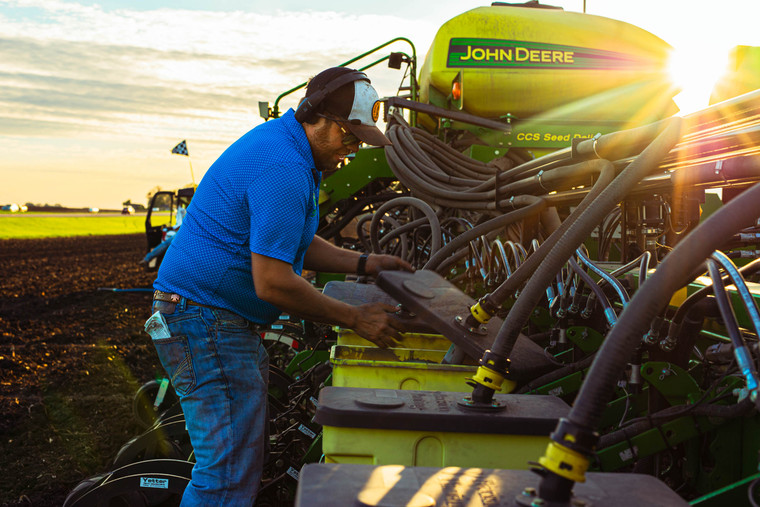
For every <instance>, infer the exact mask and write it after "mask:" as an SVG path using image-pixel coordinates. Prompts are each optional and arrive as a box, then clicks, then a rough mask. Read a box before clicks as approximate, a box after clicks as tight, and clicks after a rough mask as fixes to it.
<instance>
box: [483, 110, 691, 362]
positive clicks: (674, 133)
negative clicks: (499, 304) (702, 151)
mask: <svg viewBox="0 0 760 507" xmlns="http://www.w3.org/2000/svg"><path fill="white" fill-rule="evenodd" d="M680 131H681V119H680V118H678V117H675V118H672V119H671V121H670V122H669V123H668V124H667V127H666V128H665V130H663V131H662V133H661V134H660V135H659V136H658V137H657V139H655V140H654V142H652V144H650V145H649V146H648V147H647V148H646V149H644V151H642V152H641V154H640V155H639V156H638V157H637V158H636V159H635V160H634V161H633V162H631V164H629V165H628V167H626V168H625V169H624V170H623V172H621V173H620V175H618V177H617V178H615V179H614V180H613V181H612V182H611V183H610V184H609V185H608V186H607V187H605V188H604V190H602V191H601V192H600V193H599V195H598V196H597V197H596V199H594V201H593V204H591V203H589V206H588V208H587V209H586V210H585V211H584V213H583V214H582V215H581V216H580V217H579V218H578V219H577V220H575V221H574V222H573V223H572V224H570V225H569V227H568V228H567V231H562V229H558V230H557V231H556V232H555V234H557V232H560V231H562V232H564V234H563V235H562V236H561V237H560V238H559V239H558V240H557V241H556V245H552V246H553V248H552V249H551V251H550V252H548V253H547V254H546V257H545V258H544V259H543V260H542V262H541V266H540V267H539V268H538V269H537V270H536V272H535V273H534V274H533V276H532V277H531V279H530V281H529V282H528V284H527V285H526V287H525V289H524V290H523V292H522V293H521V294H520V297H519V298H517V301H516V302H515V304H514V306H512V308H511V309H510V311H509V314H508V315H507V317H506V319H505V320H504V323H503V325H502V326H501V329H500V330H499V333H498V335H497V336H496V340H495V341H494V343H493V346H492V349H491V350H492V351H493V352H494V353H495V354H496V355H497V356H501V357H509V354H510V353H511V352H512V348H513V347H514V345H515V343H516V341H517V337H518V336H519V335H520V330H521V329H522V327H523V325H525V322H526V321H527V320H528V318H529V317H530V315H531V313H532V312H533V309H534V308H535V306H536V304H538V302H539V301H540V299H541V295H542V293H543V290H544V288H545V287H546V286H547V285H548V284H549V282H550V281H551V278H552V277H553V276H554V274H555V273H556V272H557V271H558V270H559V269H560V268H561V267H562V266H563V265H564V264H565V263H566V262H567V259H568V258H569V257H570V256H571V255H572V253H573V251H574V250H575V249H576V248H578V245H579V244H581V243H582V242H583V240H584V239H585V238H587V237H588V235H589V233H590V232H591V231H592V230H593V228H594V227H596V224H598V223H599V222H600V220H601V219H602V218H603V217H604V216H605V215H607V214H608V213H609V212H610V211H612V209H613V208H614V207H615V206H617V205H618V203H619V202H620V201H622V200H623V199H624V198H625V196H626V195H627V194H628V192H630V191H631V189H632V188H633V187H634V186H635V185H636V183H637V182H639V181H640V180H641V179H643V178H644V177H645V176H647V175H648V174H650V173H651V172H652V171H653V170H654V169H656V168H657V167H658V166H659V164H660V161H661V160H662V159H663V158H664V157H665V155H667V154H668V152H670V150H671V149H672V148H673V146H675V144H676V143H677V142H678V139H679V137H680ZM589 195H592V194H591V192H589V194H588V195H587V197H588V196H589ZM584 201H585V199H584ZM563 225H564V224H563ZM552 236H553V235H552ZM547 244H548V241H547V242H544V245H541V248H540V249H542V248H544V246H545V245H547ZM540 249H539V250H540ZM536 253H538V252H536ZM533 257H534V256H531V257H529V258H528V260H530V259H531V258H533ZM525 264H527V262H526V263H525ZM525 264H524V265H525ZM512 278H514V276H513V277H512ZM507 282H509V280H507ZM505 284H506V282H505ZM505 284H502V286H501V287H499V289H497V291H495V293H496V292H498V290H500V289H501V288H502V287H504V285H505Z"/></svg>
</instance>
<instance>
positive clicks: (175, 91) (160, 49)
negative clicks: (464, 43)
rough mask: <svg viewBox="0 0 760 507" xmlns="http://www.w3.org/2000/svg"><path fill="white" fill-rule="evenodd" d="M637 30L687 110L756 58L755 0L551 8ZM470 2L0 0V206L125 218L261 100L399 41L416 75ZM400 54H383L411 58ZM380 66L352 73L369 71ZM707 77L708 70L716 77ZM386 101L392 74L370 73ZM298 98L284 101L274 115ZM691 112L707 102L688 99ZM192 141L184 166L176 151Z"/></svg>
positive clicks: (210, 154)
mask: <svg viewBox="0 0 760 507" xmlns="http://www.w3.org/2000/svg"><path fill="white" fill-rule="evenodd" d="M541 3H549V4H551V5H557V6H561V7H563V8H564V9H565V10H567V11H575V12H583V10H584V4H585V10H586V12H587V13H589V14H595V15H600V16H605V17H609V18H613V19H618V20H621V21H626V22H628V23H631V24H634V25H637V26H639V27H641V28H644V29H646V30H648V31H650V32H651V33H653V34H655V35H657V36H659V37H660V38H662V39H664V40H665V41H666V42H668V43H670V44H671V45H672V46H673V47H674V48H675V50H676V52H677V54H678V55H679V58H680V62H681V64H680V65H679V66H678V67H677V68H678V69H680V73H681V74H682V75H689V76H691V77H690V79H689V80H688V82H689V83H690V88H692V90H691V91H688V90H687V91H685V92H684V95H683V98H682V99H681V100H682V101H683V105H682V104H681V103H680V102H679V105H681V107H682V109H683V110H684V111H686V112H688V111H689V110H694V109H697V108H698V107H703V106H706V105H707V103H706V96H707V92H708V91H709V88H710V86H711V80H712V79H713V78H714V77H715V75H716V74H717V72H718V69H719V67H720V65H718V64H719V62H721V61H722V59H723V58H724V57H725V55H727V53H728V50H729V49H730V48H731V47H733V46H735V45H738V44H744V45H751V46H760V30H757V29H756V26H754V25H756V23H757V19H758V18H759V16H758V15H760V2H758V1H757V0H724V1H722V2H708V1H707V0H635V1H634V0H586V1H585V2H584V1H583V0H557V1H553V2H552V1H546V2H541ZM485 5H489V3H488V2H477V1H472V0H458V1H453V0H415V1H408V0H404V1H402V0H384V1H382V2H378V1H363V2H345V1H333V0H323V1H320V2H313V1H311V2H307V1H304V0H275V1H271V0H270V1H268V2H264V1H262V0H214V1H201V0H182V1H180V0H150V1H147V0H101V1H98V2H91V1H87V0H80V1H62V0H0V205H2V204H7V203H19V204H24V203H27V202H31V203H35V204H45V203H47V204H61V205H63V206H70V207H98V208H101V209H115V208H120V207H121V204H122V203H123V202H124V201H126V200H128V199H129V200H131V201H132V202H134V203H143V204H145V202H146V195H147V194H148V193H149V192H150V191H151V190H153V189H155V188H156V187H161V188H162V189H176V188H180V187H183V186H186V185H187V184H189V183H191V182H192V181H193V180H194V181H195V182H196V183H197V182H199V181H200V179H201V177H202V176H203V174H204V173H205V171H206V170H207V169H208V168H209V166H210V165H211V164H212V163H213V162H214V160H215V159H216V158H217V157H218V156H219V155H220V154H221V153H222V152H223V151H224V149H225V148H226V147H227V146H229V145H230V144H231V143H232V142H234V141H235V140H236V139H237V138H238V137H240V136H241V135H243V134H244V133H245V132H247V131H248V130H250V129H251V128H253V127H255V126H256V125H258V124H260V123H261V122H262V121H263V120H262V119H261V118H260V116H259V101H268V102H269V103H270V105H271V104H272V103H274V101H275V99H276V98H277V97H278V95H280V94H281V93H282V92H284V91H286V90H288V89H290V88H292V87H294V86H297V85H298V84H300V83H302V82H304V81H306V80H307V79H308V78H309V77H310V76H313V75H314V74H316V73H317V72H319V71H320V70H322V69H324V68H326V67H329V66H333V65H337V64H340V63H343V62H345V61H347V60H349V59H350V58H353V57H354V56H357V55H358V54H361V53H363V52H365V51H368V50H370V49H372V48H374V47H376V46H378V45H381V44H383V43H385V42H387V41H389V40H391V39H393V38H395V37H406V38H408V39H410V40H411V41H412V42H413V43H414V45H415V47H416V52H417V57H418V59H419V64H420V65H421V64H422V62H423V61H424V57H425V54H426V53H427V50H428V48H429V46H430V43H431V41H432V40H433V38H434V36H435V34H436V31H437V30H438V28H439V27H440V26H441V25H442V24H443V23H444V22H446V21H447V20H449V19H451V18H452V17H454V16H456V15H458V14H461V13H463V12H465V11H467V10H469V9H472V8H475V7H480V6H485ZM410 50H411V48H410V46H409V45H408V44H406V43H404V42H396V43H394V44H392V45H390V46H388V47H387V51H403V52H406V53H409V52H410ZM385 54H387V52H386V53H378V55H379V56H377V57H375V58H373V59H368V60H362V61H360V62H357V64H356V66H359V64H360V63H369V62H370V61H373V60H374V59H376V58H379V57H381V56H384V55H385ZM716 65H717V66H718V69H716ZM368 73H369V75H370V78H371V79H372V81H373V84H374V85H375V86H376V88H377V89H378V92H379V93H380V95H381V96H384V95H394V94H395V92H396V88H397V86H398V83H399V81H400V79H401V74H400V73H399V72H398V71H393V70H390V69H387V68H384V66H378V67H376V68H373V69H371V70H370V71H369V72H368ZM300 96H301V94H299V93H294V94H292V95H290V96H289V97H287V98H285V99H283V100H282V101H281V103H280V109H281V110H282V111H284V110H286V109H287V108H288V107H292V106H294V105H295V104H296V102H297V100H298V98H300ZM700 100H702V101H704V103H701V102H699V101H700ZM182 140H187V146H188V150H189V154H190V156H189V157H183V156H178V155H172V154H171V149H172V148H173V147H174V146H175V145H176V144H177V143H179V142H180V141H182Z"/></svg>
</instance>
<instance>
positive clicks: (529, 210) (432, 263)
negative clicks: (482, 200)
mask: <svg viewBox="0 0 760 507" xmlns="http://www.w3.org/2000/svg"><path fill="white" fill-rule="evenodd" d="M512 202H513V204H514V205H515V207H519V209H516V210H515V211H512V212H509V213H505V214H504V215H501V216H498V217H496V218H492V219H490V220H488V221H487V222H484V223H482V224H480V225H478V226H476V227H473V228H472V229H470V230H468V231H466V232H464V233H462V234H460V235H459V236H457V237H456V238H454V239H452V240H451V241H449V242H448V243H446V245H445V246H443V247H442V248H441V249H440V250H438V251H437V252H436V253H435V254H434V255H433V256H432V257H431V258H430V260H429V261H428V262H427V263H426V264H425V266H424V267H423V269H428V270H435V269H436V268H437V267H438V266H439V265H440V264H441V262H443V261H444V260H446V259H447V258H449V257H450V256H451V255H452V254H454V252H456V251H457V250H459V249H460V248H463V247H465V246H467V244H468V243H469V242H470V241H472V240H474V239H475V238H477V237H478V236H482V235H484V234H487V233H488V232H491V231H494V230H497V229H500V228H502V227H506V226H507V225H509V224H511V223H514V222H517V221H518V220H522V219H524V218H527V217H529V216H533V215H535V214H537V213H540V212H541V211H542V210H543V209H544V208H545V207H546V201H545V200H544V199H541V198H540V197H535V196H532V195H519V196H517V197H515V198H514V200H513V201H512Z"/></svg>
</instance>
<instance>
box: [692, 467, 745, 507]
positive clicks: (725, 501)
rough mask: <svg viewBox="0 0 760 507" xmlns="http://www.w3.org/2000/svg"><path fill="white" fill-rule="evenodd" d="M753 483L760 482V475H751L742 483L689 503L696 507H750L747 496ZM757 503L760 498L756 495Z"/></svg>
mask: <svg viewBox="0 0 760 507" xmlns="http://www.w3.org/2000/svg"><path fill="white" fill-rule="evenodd" d="M753 481H760V473H758V474H753V475H750V476H749V477H746V478H744V479H742V480H740V481H737V482H735V483H733V484H730V485H728V486H726V487H724V488H721V489H719V490H717V491H713V492H711V493H708V494H706V495H704V496H700V497H699V498H696V499H694V500H692V501H691V502H689V504H690V505H693V506H695V507H726V506H729V505H730V506H740V505H748V504H749V501H748V500H749V499H748V496H747V493H748V490H749V487H750V485H751V484H752V482H753ZM754 498H755V501H756V502H759V503H760V498H759V497H758V496H757V495H755V497H754Z"/></svg>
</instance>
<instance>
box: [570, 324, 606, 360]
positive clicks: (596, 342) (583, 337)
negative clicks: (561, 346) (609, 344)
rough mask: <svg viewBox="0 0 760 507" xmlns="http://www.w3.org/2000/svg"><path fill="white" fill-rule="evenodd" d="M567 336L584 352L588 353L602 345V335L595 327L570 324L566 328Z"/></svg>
mask: <svg viewBox="0 0 760 507" xmlns="http://www.w3.org/2000/svg"><path fill="white" fill-rule="evenodd" d="M567 337H568V339H569V340H570V341H571V342H573V343H574V344H575V345H577V346H578V348H579V349H581V350H582V351H583V352H584V353H586V354H589V353H591V352H594V351H596V350H599V347H601V346H602V342H603V341H604V335H602V333H600V332H599V331H597V330H596V329H593V328H590V327H585V326H572V327H569V328H567Z"/></svg>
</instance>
